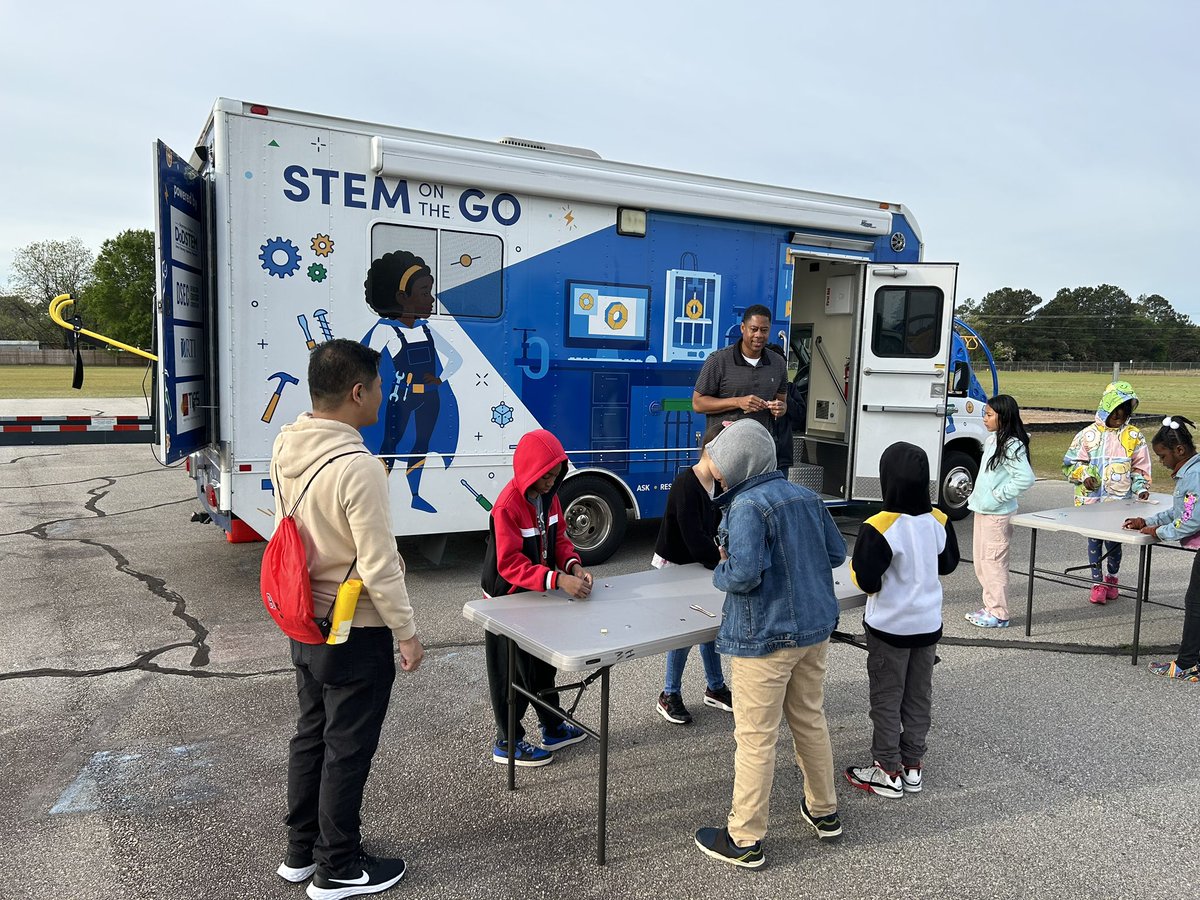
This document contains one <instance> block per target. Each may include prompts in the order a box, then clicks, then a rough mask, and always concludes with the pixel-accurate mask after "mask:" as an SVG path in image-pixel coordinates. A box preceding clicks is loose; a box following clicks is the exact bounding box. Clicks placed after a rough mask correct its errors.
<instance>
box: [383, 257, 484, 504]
mask: <svg viewBox="0 0 1200 900" xmlns="http://www.w3.org/2000/svg"><path fill="white" fill-rule="evenodd" d="M364 287H365V289H366V299H367V305H369V306H370V307H371V309H373V310H374V311H375V312H376V314H377V315H378V316H379V317H380V318H379V321H378V322H376V323H375V324H374V325H372V326H371V329H370V330H369V331H368V332H367V333H366V335H365V336H364V337H363V339H362V341H361V343H363V344H366V345H367V346H369V347H371V348H372V349H373V350H378V351H379V353H380V354H381V357H382V358H381V359H380V362H379V374H380V376H381V377H382V379H383V393H384V398H383V405H382V407H381V408H380V415H379V424H378V425H377V426H376V427H375V428H374V429H371V430H366V429H365V430H364V432H363V438H364V440H365V441H366V443H367V446H368V447H369V448H371V449H372V450H374V452H376V453H378V454H379V455H380V456H382V457H383V458H384V465H385V466H387V469H388V472H391V470H392V466H393V465H394V463H395V462H396V460H398V459H399V460H402V461H403V462H404V465H405V476H406V477H407V479H408V486H409V490H410V491H411V492H412V507H413V509H418V510H421V511H422V512H429V513H432V512H437V510H436V509H435V508H434V506H433V505H432V504H431V503H429V501H427V500H425V499H424V498H422V497H421V495H420V488H421V475H422V473H423V471H424V468H425V459H426V456H427V455H428V454H429V452H430V450H433V451H434V452H437V453H440V454H441V455H442V457H443V458H444V460H445V463H446V466H447V468H448V467H449V466H450V463H451V461H452V460H453V453H454V451H455V449H456V447H457V444H458V404H457V402H456V401H455V398H454V393H453V392H452V391H451V390H450V385H449V384H447V381H448V379H449V378H450V376H451V375H453V374H454V373H455V372H456V371H458V368H459V366H460V365H462V357H461V356H460V355H459V354H458V353H457V352H456V351H455V350H454V348H453V347H452V346H450V344H448V343H447V342H446V341H445V340H442V339H440V336H439V335H438V334H437V332H436V331H435V330H434V329H433V327H432V326H431V325H430V324H429V322H428V321H427V319H428V317H429V316H430V315H432V313H433V303H434V294H433V273H432V272H431V271H430V268H429V266H427V265H426V264H425V261H424V260H423V259H421V258H420V257H419V256H415V255H414V254H412V253H410V252H408V251H407V250H403V251H397V252H395V253H386V254H384V255H383V256H381V257H380V258H379V259H377V260H375V261H374V262H373V263H371V268H370V270H369V271H368V272H367V280H366V282H365V284H364ZM439 350H440V351H441V354H443V355H445V357H446V364H445V367H444V368H443V366H442V361H441V357H440V356H439ZM410 425H411V426H412V428H411V431H412V433H413V436H412V440H411V445H410V446H409V448H408V452H407V453H401V454H399V455H397V453H396V448H397V447H398V446H399V444H400V442H401V440H403V438H404V436H405V433H406V432H408V431H409V430H410ZM372 438H375V439H377V440H378V446H374V440H372Z"/></svg>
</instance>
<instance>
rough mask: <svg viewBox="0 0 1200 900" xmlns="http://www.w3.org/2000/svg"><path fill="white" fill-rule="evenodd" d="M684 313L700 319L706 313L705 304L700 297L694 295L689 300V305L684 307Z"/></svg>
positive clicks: (689, 316)
mask: <svg viewBox="0 0 1200 900" xmlns="http://www.w3.org/2000/svg"><path fill="white" fill-rule="evenodd" d="M683 313H684V315H686V316H687V317H688V318H689V319H698V318H700V317H701V316H702V315H704V304H703V303H701V302H700V298H699V297H696V296H693V297H692V299H691V300H689V301H688V302H687V306H685V307H684V308H683Z"/></svg>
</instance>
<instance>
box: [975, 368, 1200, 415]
mask: <svg viewBox="0 0 1200 900" xmlns="http://www.w3.org/2000/svg"><path fill="white" fill-rule="evenodd" d="M1121 377H1122V378H1123V379H1125V380H1126V381H1128V382H1129V383H1130V384H1132V385H1133V388H1134V390H1135V391H1137V394H1138V398H1139V399H1140V401H1141V402H1140V404H1139V405H1138V412H1139V413H1156V414H1158V415H1160V416H1165V415H1167V414H1168V413H1179V414H1181V415H1185V416H1187V417H1188V418H1189V419H1194V420H1196V421H1198V422H1200V418H1197V416H1200V378H1198V377H1196V376H1195V375H1192V374H1182V373H1177V374H1173V375H1130V376H1128V377H1127V376H1125V375H1122V376H1121ZM1110 381H1112V373H1111V372H1109V373H1108V374H1106V375H1093V374H1088V373H1080V372H1005V371H1001V372H1000V393H1002V394H1011V395H1012V396H1013V397H1015V398H1016V401H1017V403H1019V404H1020V405H1021V406H1051V407H1058V408H1062V409H1092V410H1094V409H1095V408H1096V405H1097V404H1098V403H1099V402H1100V395H1101V394H1102V393H1103V392H1104V388H1105V387H1106V386H1107V385H1108V383H1109V382H1110ZM991 386H992V385H991V380H990V376H989V377H988V379H987V380H986V381H985V382H984V387H983V389H984V390H985V391H990V390H991Z"/></svg>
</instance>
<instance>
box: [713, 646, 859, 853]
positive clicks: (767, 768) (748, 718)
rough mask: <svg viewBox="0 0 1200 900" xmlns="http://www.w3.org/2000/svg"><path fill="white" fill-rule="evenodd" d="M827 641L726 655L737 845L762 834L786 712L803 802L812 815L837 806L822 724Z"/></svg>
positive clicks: (731, 821) (732, 815)
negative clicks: (734, 747) (730, 694)
mask: <svg viewBox="0 0 1200 900" xmlns="http://www.w3.org/2000/svg"><path fill="white" fill-rule="evenodd" d="M828 650H829V641H823V642H822V643H820V644H815V645H813V646H811V647H792V648H788V649H786V650H777V651H776V652H774V653H772V654H771V655H770V656H753V657H751V656H733V657H730V673H731V680H732V682H733V683H732V688H733V736H734V738H735V740H736V741H737V753H736V755H735V757H734V766H733V808H732V809H731V810H730V811H729V826H728V827H729V836H730V837H731V838H733V840H734V841H735V842H736V843H738V844H742V845H746V844H752V843H754V842H755V841H759V840H762V838H763V836H764V835H765V834H766V833H767V819H768V814H769V812H770V805H771V782H772V781H773V780H774V778H775V745H776V744H777V743H778V741H779V722H780V719H781V718H782V717H783V716H784V715H785V714H786V716H787V722H788V726H789V728H791V731H792V742H793V746H794V748H795V753H796V763H797V765H799V766H800V771H801V772H802V773H803V775H804V802H805V804H806V805H807V806H808V811H809V812H810V813H812V814H813V815H814V816H824V815H828V814H829V813H831V812H834V811H835V810H836V809H837V795H836V794H835V793H834V787H833V749H832V747H831V746H830V743H829V728H828V727H827V726H826V724H825V705H824V692H825V655H826V653H827V652H828Z"/></svg>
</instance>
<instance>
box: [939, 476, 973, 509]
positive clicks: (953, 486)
mask: <svg viewBox="0 0 1200 900" xmlns="http://www.w3.org/2000/svg"><path fill="white" fill-rule="evenodd" d="M974 487H975V479H974V478H972V477H971V471H970V470H969V469H968V468H967V467H966V466H955V467H954V468H953V469H951V470H950V471H949V472H947V473H946V477H945V479H944V480H943V481H942V499H943V500H944V501H945V503H946V505H947V506H950V507H953V508H954V509H958V508H959V507H960V506H962V505H963V504H964V503H966V502H967V498H968V497H970V496H971V490H972V489H973V488H974Z"/></svg>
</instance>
